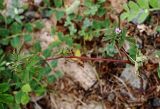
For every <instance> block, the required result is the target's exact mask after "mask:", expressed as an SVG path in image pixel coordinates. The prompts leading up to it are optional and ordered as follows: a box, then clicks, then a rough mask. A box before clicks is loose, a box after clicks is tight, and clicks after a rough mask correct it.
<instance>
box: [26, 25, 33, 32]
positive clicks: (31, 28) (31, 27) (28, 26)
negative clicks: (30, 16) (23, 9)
mask: <svg viewBox="0 0 160 109" xmlns="http://www.w3.org/2000/svg"><path fill="white" fill-rule="evenodd" d="M25 29H26V31H27V32H32V31H33V26H32V24H31V23H27V24H25Z"/></svg>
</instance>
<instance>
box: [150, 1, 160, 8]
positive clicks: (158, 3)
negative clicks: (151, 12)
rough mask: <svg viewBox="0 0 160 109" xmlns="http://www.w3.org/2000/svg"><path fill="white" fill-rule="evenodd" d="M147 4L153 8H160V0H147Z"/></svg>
mask: <svg viewBox="0 0 160 109" xmlns="http://www.w3.org/2000/svg"><path fill="white" fill-rule="evenodd" d="M149 4H150V5H151V6H152V7H153V8H160V1H159V0H149Z"/></svg>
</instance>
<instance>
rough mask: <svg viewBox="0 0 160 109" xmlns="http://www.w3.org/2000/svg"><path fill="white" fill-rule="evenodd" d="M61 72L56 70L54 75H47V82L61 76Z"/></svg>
mask: <svg viewBox="0 0 160 109" xmlns="http://www.w3.org/2000/svg"><path fill="white" fill-rule="evenodd" d="M62 75H63V74H62V72H60V71H57V72H56V73H55V74H54V75H49V76H48V77H47V80H48V82H49V83H52V82H55V81H56V80H57V79H58V78H60V77H62Z"/></svg>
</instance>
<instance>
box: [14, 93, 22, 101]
mask: <svg viewBox="0 0 160 109" xmlns="http://www.w3.org/2000/svg"><path fill="white" fill-rule="evenodd" d="M22 95H23V92H21V91H19V92H17V93H16V95H15V101H16V103H17V104H20V103H21V97H22Z"/></svg>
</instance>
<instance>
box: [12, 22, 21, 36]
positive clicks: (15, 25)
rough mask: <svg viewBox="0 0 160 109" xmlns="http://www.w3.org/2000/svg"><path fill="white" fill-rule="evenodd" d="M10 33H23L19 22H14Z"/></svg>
mask: <svg viewBox="0 0 160 109" xmlns="http://www.w3.org/2000/svg"><path fill="white" fill-rule="evenodd" d="M10 30H11V31H10V32H11V33H12V34H17V33H21V32H22V25H21V24H19V23H17V22H14V23H13V24H12V25H11V27H10Z"/></svg>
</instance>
